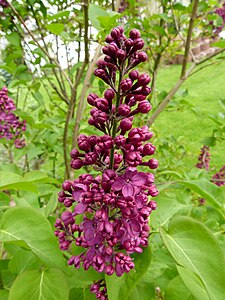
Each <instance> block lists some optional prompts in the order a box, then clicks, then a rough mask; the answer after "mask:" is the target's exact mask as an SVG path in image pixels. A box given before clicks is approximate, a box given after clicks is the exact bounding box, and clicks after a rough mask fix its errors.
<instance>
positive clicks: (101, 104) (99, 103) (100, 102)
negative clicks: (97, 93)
mask: <svg viewBox="0 0 225 300" xmlns="http://www.w3.org/2000/svg"><path fill="white" fill-rule="evenodd" d="M94 105H95V106H96V107H97V108H98V109H99V110H101V111H106V112H107V111H108V108H109V106H108V105H109V103H108V101H107V100H106V99H104V98H97V99H95V102H94Z"/></svg>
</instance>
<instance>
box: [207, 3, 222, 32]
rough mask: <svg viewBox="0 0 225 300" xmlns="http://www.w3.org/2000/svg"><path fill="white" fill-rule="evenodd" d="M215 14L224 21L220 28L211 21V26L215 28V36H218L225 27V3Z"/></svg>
mask: <svg viewBox="0 0 225 300" xmlns="http://www.w3.org/2000/svg"><path fill="white" fill-rule="evenodd" d="M214 13H215V14H217V15H218V16H219V17H221V19H222V24H221V25H219V26H218V25H215V24H214V22H213V21H210V25H212V28H213V34H214V36H218V35H219V33H220V32H221V31H222V30H223V28H224V26H225V2H223V4H222V7H218V8H216V9H215V11H214Z"/></svg>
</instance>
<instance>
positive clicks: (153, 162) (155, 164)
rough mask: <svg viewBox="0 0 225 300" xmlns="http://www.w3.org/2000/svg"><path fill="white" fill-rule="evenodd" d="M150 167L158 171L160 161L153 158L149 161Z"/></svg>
mask: <svg viewBox="0 0 225 300" xmlns="http://www.w3.org/2000/svg"><path fill="white" fill-rule="evenodd" d="M148 166H149V168H150V169H156V168H157V167H158V160H157V159H155V158H151V159H150V160H149V161H148Z"/></svg>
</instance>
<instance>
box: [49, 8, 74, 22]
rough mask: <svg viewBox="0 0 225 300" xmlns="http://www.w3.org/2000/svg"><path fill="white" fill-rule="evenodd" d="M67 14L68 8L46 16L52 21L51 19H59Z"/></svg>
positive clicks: (68, 12)
mask: <svg viewBox="0 0 225 300" xmlns="http://www.w3.org/2000/svg"><path fill="white" fill-rule="evenodd" d="M69 14H70V11H69V10H63V11H59V12H58V13H57V14H54V15H52V16H48V19H49V20H50V21H53V20H57V19H61V18H68V16H69Z"/></svg>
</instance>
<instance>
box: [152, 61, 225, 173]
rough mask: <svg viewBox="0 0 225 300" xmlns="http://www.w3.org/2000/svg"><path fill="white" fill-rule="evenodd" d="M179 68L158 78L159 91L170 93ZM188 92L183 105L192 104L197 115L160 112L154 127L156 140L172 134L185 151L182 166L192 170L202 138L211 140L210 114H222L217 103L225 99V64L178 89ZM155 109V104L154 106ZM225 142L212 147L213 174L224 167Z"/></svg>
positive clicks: (168, 68) (167, 68)
mask: <svg viewBox="0 0 225 300" xmlns="http://www.w3.org/2000/svg"><path fill="white" fill-rule="evenodd" d="M180 68H181V66H179V65H173V66H165V67H164V68H163V69H161V71H160V72H159V75H158V86H157V87H158V89H159V90H165V91H167V92H168V91H169V89H170V88H171V87H172V86H173V85H174V84H175V82H176V80H177V79H178V78H179V75H180ZM181 89H183V90H184V89H188V96H187V97H186V98H185V100H186V101H188V102H190V103H192V104H193V105H194V108H195V109H196V110H197V112H198V114H197V115H195V114H194V113H193V112H192V111H191V110H190V109H188V108H186V109H184V110H183V111H167V110H165V111H163V112H162V113H161V114H160V115H159V117H158V118H157V119H156V121H155V123H154V127H155V128H156V130H157V134H158V137H163V138H166V137H167V136H168V135H170V134H172V135H173V136H174V137H175V138H179V137H181V136H182V138H181V139H180V141H181V143H182V144H183V145H184V147H185V148H186V149H187V155H185V156H184V158H183V159H184V161H185V165H187V166H189V168H190V169H191V168H192V167H193V166H194V165H195V164H196V162H197V157H198V155H199V150H200V148H201V146H202V141H203V139H204V138H206V137H209V136H211V134H212V130H213V128H215V124H214V122H213V121H212V120H211V119H210V118H209V117H208V116H209V114H217V113H218V112H222V111H223V110H222V107H221V106H220V105H219V103H218V100H219V99H225V62H222V63H220V64H216V65H213V66H210V67H207V68H204V69H203V70H201V71H199V72H197V73H196V74H194V75H193V76H191V77H190V78H189V79H188V80H187V81H186V82H185V83H184V85H183V86H182V87H181ZM153 106H154V104H153ZM224 150H225V141H223V142H220V143H216V145H215V146H214V147H211V151H210V152H211V167H214V166H215V167H216V170H218V169H219V168H221V167H222V166H223V165H225V157H224V154H225V151H224Z"/></svg>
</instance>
